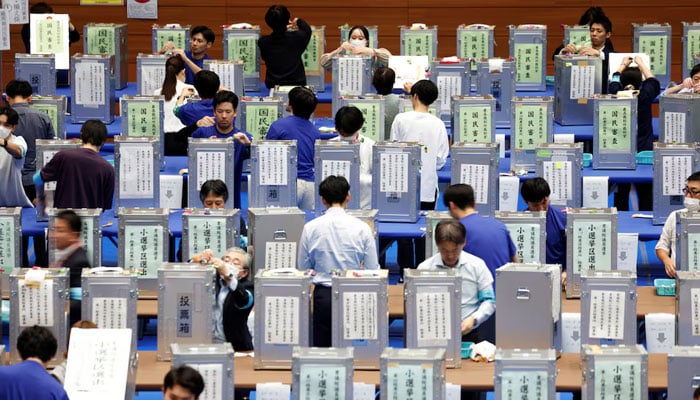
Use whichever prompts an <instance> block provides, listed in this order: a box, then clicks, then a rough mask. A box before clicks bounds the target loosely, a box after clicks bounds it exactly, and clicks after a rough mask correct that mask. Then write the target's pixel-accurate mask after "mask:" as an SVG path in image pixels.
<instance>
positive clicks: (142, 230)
mask: <svg viewBox="0 0 700 400" xmlns="http://www.w3.org/2000/svg"><path fill="white" fill-rule="evenodd" d="M124 237H125V238H126V240H125V241H124V243H120V244H119V245H120V247H121V246H124V261H125V263H126V265H124V268H125V269H128V270H130V271H135V272H137V273H138V274H139V275H142V276H148V277H157V276H158V268H160V266H161V264H163V261H164V260H163V227H162V226H160V225H153V226H151V225H126V226H125V227H124Z"/></svg>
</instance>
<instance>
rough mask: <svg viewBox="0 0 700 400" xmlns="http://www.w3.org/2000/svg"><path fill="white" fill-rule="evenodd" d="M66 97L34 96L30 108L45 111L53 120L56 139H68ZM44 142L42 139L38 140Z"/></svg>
mask: <svg viewBox="0 0 700 400" xmlns="http://www.w3.org/2000/svg"><path fill="white" fill-rule="evenodd" d="M67 102H68V101H67V99H66V96H62V95H61V96H39V95H32V102H31V103H30V104H29V107H31V108H33V109H35V110H39V111H43V112H45V113H46V114H47V115H48V116H49V119H50V120H51V125H53V129H54V132H55V133H56V137H57V138H59V139H66V112H67V111H66V110H67V107H68V104H67ZM37 140H42V139H37Z"/></svg>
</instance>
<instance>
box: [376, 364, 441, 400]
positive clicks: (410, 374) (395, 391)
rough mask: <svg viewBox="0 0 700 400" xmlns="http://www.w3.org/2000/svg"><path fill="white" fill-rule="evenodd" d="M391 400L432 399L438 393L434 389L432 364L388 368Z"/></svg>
mask: <svg viewBox="0 0 700 400" xmlns="http://www.w3.org/2000/svg"><path fill="white" fill-rule="evenodd" d="M387 382H388V386H389V390H388V392H389V393H388V395H389V396H388V398H389V399H392V400H393V399H397V400H399V399H413V398H416V399H432V398H435V396H436V395H437V393H435V392H434V390H436V389H437V388H435V389H433V368H432V364H427V365H400V364H398V365H395V366H390V367H388V368H387Z"/></svg>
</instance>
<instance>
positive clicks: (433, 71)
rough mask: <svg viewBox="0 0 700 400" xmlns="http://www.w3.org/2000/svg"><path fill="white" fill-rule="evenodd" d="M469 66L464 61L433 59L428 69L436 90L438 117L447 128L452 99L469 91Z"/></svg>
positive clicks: (467, 62) (449, 123)
mask: <svg viewBox="0 0 700 400" xmlns="http://www.w3.org/2000/svg"><path fill="white" fill-rule="evenodd" d="M470 68H471V64H470V62H469V61H467V60H465V59H459V60H458V61H452V60H451V59H437V58H436V59H434V60H433V62H432V66H431V67H430V80H431V81H432V82H433V83H434V84H435V86H437V88H438V98H437V100H436V103H437V106H438V110H439V114H438V117H439V118H440V119H441V120H442V122H444V123H445V125H446V126H447V127H450V126H451V125H452V98H453V96H462V95H465V94H469V91H470V90H471V70H470Z"/></svg>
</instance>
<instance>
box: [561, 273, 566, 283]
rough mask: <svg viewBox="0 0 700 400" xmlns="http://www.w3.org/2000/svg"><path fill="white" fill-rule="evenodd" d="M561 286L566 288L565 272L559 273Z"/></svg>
mask: <svg viewBox="0 0 700 400" xmlns="http://www.w3.org/2000/svg"><path fill="white" fill-rule="evenodd" d="M561 285H562V286H566V271H562V272H561Z"/></svg>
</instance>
